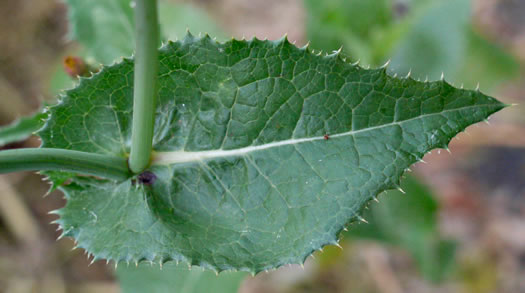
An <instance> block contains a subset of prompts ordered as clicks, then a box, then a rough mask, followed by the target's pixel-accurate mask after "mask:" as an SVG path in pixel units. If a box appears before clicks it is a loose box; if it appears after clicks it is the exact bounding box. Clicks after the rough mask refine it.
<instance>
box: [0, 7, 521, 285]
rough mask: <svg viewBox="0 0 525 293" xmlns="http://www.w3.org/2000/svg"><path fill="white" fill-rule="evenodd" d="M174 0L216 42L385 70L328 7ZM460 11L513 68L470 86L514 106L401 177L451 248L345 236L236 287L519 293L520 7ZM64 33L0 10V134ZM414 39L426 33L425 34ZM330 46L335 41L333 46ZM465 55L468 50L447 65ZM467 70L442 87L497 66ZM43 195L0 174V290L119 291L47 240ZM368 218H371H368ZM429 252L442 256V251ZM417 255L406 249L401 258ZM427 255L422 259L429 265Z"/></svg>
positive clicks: (20, 178) (26, 178)
mask: <svg viewBox="0 0 525 293" xmlns="http://www.w3.org/2000/svg"><path fill="white" fill-rule="evenodd" d="M352 1H353V2H357V1H354V0H352ZM352 1H351V2H352ZM184 2H185V5H192V7H195V9H200V10H202V11H204V13H206V14H207V15H209V17H210V19H211V20H212V21H213V22H214V23H216V24H217V30H219V31H221V32H223V36H227V37H229V36H234V37H236V38H242V37H246V38H251V37H252V36H253V35H256V36H257V37H259V38H261V39H264V38H266V37H267V38H268V39H277V38H280V37H282V36H283V35H284V34H285V33H287V34H288V38H289V39H290V40H291V41H295V42H296V44H297V45H300V46H302V45H304V44H305V43H306V42H307V41H308V40H311V41H312V43H311V46H312V48H313V49H315V50H316V51H317V50H318V49H317V48H319V49H324V50H337V49H338V48H339V46H340V44H342V43H345V42H346V43H350V45H348V47H347V45H346V44H345V47H344V49H345V53H347V54H348V55H349V56H350V58H351V59H352V60H357V59H359V58H360V56H361V55H363V56H364V55H365V53H366V54H369V55H370V56H368V57H366V56H365V57H363V58H364V60H363V59H362V63H363V64H364V65H368V64H371V65H372V66H378V65H380V64H382V63H384V61H386V60H384V59H385V56H386V57H388V58H386V59H389V58H390V57H391V56H387V55H389V53H383V52H381V50H383V49H384V46H382V44H385V43H384V42H386V41H385V40H384V39H381V38H380V37H379V40H380V41H381V42H380V45H379V46H375V45H370V44H373V43H374V42H375V41H374V40H376V39H377V38H376V39H373V38H372V37H370V36H373V33H374V32H372V31H371V29H370V27H374V26H375V25H376V23H370V24H368V27H365V28H363V33H362V34H361V32H358V31H357V30H356V36H354V37H355V38H353V39H352V38H350V37H348V40H346V39H344V38H345V37H346V35H345V29H348V28H345V25H351V20H350V21H348V19H343V20H340V19H338V17H339V15H337V13H335V12H334V13H332V12H330V11H329V12H330V13H332V14H330V13H327V14H323V13H325V12H326V11H328V10H326V11H324V12H323V11H321V12H319V11H316V9H317V7H321V8H322V6H323V5H325V4H326V3H336V4H337V2H341V1H332V0H329V1H326V2H325V1H321V0H307V1H304V2H303V1H300V0H257V1H256V0H195V1H184ZM376 2H377V1H376ZM415 2H417V1H408V0H407V1H401V0H388V1H383V2H382V3H386V5H388V9H389V15H390V16H388V17H387V18H388V19H389V20H388V21H386V24H384V26H389V27H391V26H392V23H394V24H396V25H397V24H398V23H402V22H403V21H404V19H403V17H404V15H409V14H410V11H411V10H412V9H416V8H414V7H416V5H415V4H414V3H415ZM326 5H329V4H326ZM334 5H335V4H334ZM334 7H336V6H334ZM470 7H471V10H470V11H471V12H470V14H469V19H470V23H471V29H472V31H474V32H475V35H476V36H479V37H480V38H482V39H483V40H485V41H486V42H487V44H489V45H488V46H489V47H490V46H495V47H497V48H498V51H497V53H493V51H489V53H488V55H487V56H489V57H491V58H492V57H493V56H494V55H497V54H505V56H509V57H505V58H506V59H505V58H504V60H507V61H508V60H510V61H508V62H510V65H509V68H512V70H513V72H514V73H513V74H512V75H511V76H505V74H502V76H504V77H502V78H492V79H491V81H492V82H491V83H490V89H488V88H484V86H485V84H484V83H483V82H482V83H481V89H482V90H484V91H487V92H488V93H490V94H492V95H494V96H495V97H497V98H498V99H500V100H501V101H503V102H506V103H509V104H512V103H516V104H519V105H518V106H514V107H511V108H509V109H506V110H503V111H502V112H500V113H497V114H496V115H494V117H493V118H492V119H491V120H490V125H488V124H484V123H482V124H479V125H477V126H473V127H470V128H469V129H468V133H462V134H460V135H459V137H458V138H457V139H454V140H453V142H452V143H451V145H450V150H451V153H448V152H446V151H441V152H438V151H434V152H432V153H431V154H428V155H427V156H425V158H424V160H425V161H426V162H428V164H424V163H419V164H417V165H416V166H415V167H414V168H413V169H414V170H413V171H414V172H413V174H414V176H412V177H417V178H418V181H419V182H420V183H417V184H424V185H426V186H427V187H425V188H428V191H425V192H427V193H430V194H431V195H430V196H429V198H432V199H431V205H433V203H432V201H433V202H435V204H436V211H435V216H436V219H437V222H436V223H437V224H436V228H435V229H436V231H437V232H435V233H438V234H439V238H442V239H447V241H448V240H450V241H452V242H453V243H454V245H453V247H454V248H453V249H452V248H451V247H452V246H449V245H444V246H438V247H440V248H437V249H433V248H431V247H426V246H425V244H423V245H422V246H421V247H423V248H421V247H416V248H413V249H412V248H410V247H408V246H410V245H411V244H412V242H411V241H405V242H403V241H401V240H396V241H379V240H377V239H376V240H374V237H356V236H351V235H350V236H347V235H344V236H345V237H344V240H343V241H342V242H341V245H342V247H343V249H340V248H337V247H335V246H332V247H327V248H326V249H325V250H324V253H316V254H315V259H314V258H312V257H311V258H309V259H308V261H307V263H306V264H305V267H304V268H301V267H300V266H290V267H284V268H280V269H278V270H276V271H274V272H269V273H261V274H259V275H257V276H256V277H248V278H247V279H246V280H245V281H244V282H243V284H242V286H241V288H240V291H241V292H245V293H265V292H283V293H284V292H289V293H292V292H293V293H299V292H334V293H338V292H341V293H343V292H378V293H398V292H417V293H425V292H436V293H437V292H440V293H441V292H443V293H445V292H469V293H470V292H472V293H476V292H479V293H484V292H487V293H488V292H503V293H506V292H508V293H516V292H525V108H523V104H524V103H525V101H524V99H525V96H524V95H525V75H524V74H523V73H524V71H523V69H524V66H523V65H524V64H525V1H523V0H473V1H472V3H471V5H470ZM327 9H328V8H327ZM335 11H336V12H337V11H338V10H337V9H335ZM367 11H368V10H366V11H360V12H358V13H360V14H367V13H368V12H367ZM316 13H318V14H316ZM369 13H370V14H372V12H369ZM314 14H315V15H314ZM312 15H314V16H312ZM445 16H446V17H448V16H447V15H446V14H445ZM312 19H314V20H312ZM339 20H340V22H341V23H342V24H341V25H340V26H341V28H332V27H330V25H331V23H332V21H333V22H337V21H339ZM359 21H361V20H359ZM414 21H417V19H416V20H414ZM362 22H363V23H365V24H366V22H365V21H362ZM327 23H328V24H329V25H327ZM347 23H348V24H347ZM324 25H326V26H324ZM184 29H185V28H184ZM316 29H319V30H321V31H323V30H325V33H323V34H320V33H319V32H316ZM337 29H340V30H341V32H338V35H336V36H335V37H332V36H329V35H330V34H331V33H333V32H334V31H336V30H337ZM400 30H403V28H400ZM67 32H68V19H67V7H66V5H65V4H63V3H61V2H59V1H53V0H2V1H0V125H4V124H7V123H9V122H11V121H13V120H14V119H16V118H17V117H20V116H22V115H27V114H29V113H31V112H33V111H36V110H37V109H38V108H39V107H40V105H41V104H42V103H53V101H54V100H55V95H56V93H57V87H60V85H63V83H61V82H60V78H59V77H57V75H60V72H62V71H63V69H62V62H63V58H64V57H65V56H67V55H69V54H74V52H76V50H78V47H79V45H78V44H76V43H75V42H72V41H70V40H69V39H68V37H67ZM423 33H424V34H429V35H432V32H430V31H429V32H423ZM454 33H455V32H454V31H453V32H451V33H450V34H452V35H453V34H454ZM358 34H361V35H358ZM341 36H344V37H341ZM323 38H324V39H323ZM330 38H331V39H330ZM339 38H341V39H339ZM355 39H359V40H360V41H361V43H360V42H358V41H355ZM349 40H350V41H349ZM476 40H477V39H476ZM437 41H438V42H442V43H443V42H444V44H441V45H442V46H445V47H447V48H448V47H449V46H450V47H454V46H455V44H454V43H453V42H452V41H453V40H452V41H450V40H446V41H443V40H439V39H438V40H437ZM449 41H450V42H449ZM332 43H339V45H335V46H336V47H334V45H332ZM355 44H358V45H355ZM363 44H365V45H363ZM484 44H485V43H484ZM325 45H326V46H327V47H330V46H331V47H330V49H326V48H323V46H325ZM385 46H386V45H385ZM371 47H374V48H376V49H378V48H379V49H378V51H377V53H373V54H372V53H370V52H372V50H371V49H370V48H371ZM362 48H364V49H362ZM417 48H418V47H416V49H417ZM432 48H434V47H432ZM380 49H381V50H380ZM419 50H428V48H425V47H421V48H419ZM72 52H73V53H72ZM361 52H364V53H361ZM374 52H375V51H374ZM494 52H496V51H494ZM502 52H503V53H502ZM472 54H476V53H472ZM401 55H402V54H401ZM401 55H399V56H401ZM470 55H471V53H470V51H468V50H467V52H466V54H464V55H461V56H459V57H458V58H460V59H461V58H462V59H466V58H467V57H469V58H470ZM411 56H412V58H417V55H411ZM400 58H401V57H400ZM398 59H399V58H398ZM398 59H396V57H395V56H394V57H393V61H392V66H393V67H395V66H398V68H400V69H399V71H403V66H404V63H399V62H401V61H399V62H397V61H396V60H398ZM401 60H402V58H401ZM507 61H506V62H507ZM380 62H381V63H380ZM396 62H397V63H396ZM477 65H478V63H477V62H475V63H471V64H466V66H465V68H463V69H461V68H460V69H457V70H456V71H455V73H451V75H452V76H454V74H455V77H452V79H453V80H458V81H462V80H463V79H465V80H466V81H465V82H466V87H467V85H468V81H469V78H468V77H469V76H470V75H474V77H475V78H477V76H478V75H480V74H481V75H483V74H484V73H483V72H489V74H492V72H498V70H500V71H506V70H507V69H506V68H503V69H501V68H499V67H498V66H499V65H501V64H500V63H499V62H498V61H495V62H494V63H488V65H487V66H485V67H483V66H481V67H477ZM414 67H415V68H417V66H414ZM423 68H426V67H423ZM394 70H396V69H395V68H394ZM416 71H417V70H416ZM441 71H446V68H443V69H439V72H441ZM57 72H58V73H57ZM400 73H401V72H400ZM503 73H505V72H503ZM62 74H63V72H62ZM413 74H415V75H416V77H421V78H422V79H424V77H425V76H424V75H425V74H427V75H431V76H430V79H436V78H437V77H435V76H434V75H433V72H429V73H425V72H424V71H420V72H413ZM418 74H420V75H421V76H417V75H418ZM445 76H446V77H447V76H448V75H447V74H446V75H445ZM483 78H484V76H482V77H481V78H478V79H483ZM456 85H459V84H456ZM474 86H475V85H474ZM468 87H471V86H470V85H468ZM38 145H39V141H38V139H36V138H30V139H28V140H26V141H23V142H18V143H14V144H10V145H8V146H6V147H5V148H18V147H37V146H38ZM411 180H412V179H411ZM48 188H49V186H48V184H47V183H46V182H43V181H42V177H41V176H39V175H37V174H32V173H15V174H10V175H1V176H0V292H56V293H60V292H75V293H76V292H119V290H120V289H119V285H118V284H117V282H116V280H115V277H114V271H113V266H107V265H106V264H105V262H100V261H98V262H95V263H93V264H91V265H89V264H90V261H89V260H88V257H87V256H86V255H85V254H84V251H82V250H80V249H73V248H74V243H73V241H72V240H71V239H67V238H64V239H60V240H58V241H57V240H56V239H57V237H58V236H59V235H60V232H58V231H55V229H56V227H57V226H56V225H53V224H50V222H51V221H53V220H54V219H56V217H55V216H53V215H49V214H48V213H49V212H50V211H52V210H55V209H57V208H60V207H62V206H63V205H64V200H63V198H62V195H61V193H60V192H58V191H55V192H52V193H51V194H50V195H48V196H46V197H45V198H44V197H43V195H44V194H46V191H47V190H48ZM416 189H417V188H416ZM388 196H390V195H389V193H388V194H387V195H383V196H381V197H380V200H381V201H382V204H384V203H383V198H385V199H386V198H387V197H388ZM373 205H379V204H373ZM407 205H408V204H407ZM376 212H378V213H379V211H376V210H373V211H372V213H376ZM367 219H368V218H367ZM394 219H395V218H394ZM419 219H420V218H418V217H415V218H412V219H408V220H407V219H405V221H406V222H410V221H413V222H418V221H419ZM400 221H401V220H400ZM429 221H432V219H430V220H429ZM409 224H410V223H409ZM409 224H407V225H408V226H410V225H409ZM372 225H375V226H374V227H376V228H377V227H378V226H380V224H372ZM355 226H356V227H358V228H357V229H358V230H359V229H366V225H365V224H355ZM410 229H414V228H410ZM351 230H352V229H351ZM350 232H352V231H350ZM399 233H401V232H399ZM433 233H434V232H433ZM367 238H368V240H366V239H367ZM383 240H384V239H383ZM407 243H408V244H407ZM440 245H441V244H440ZM407 247H408V248H407ZM441 247H443V249H445V250H446V252H447V253H445V254H442V252H443V251H444V250H442V249H441ZM427 248H428V249H427ZM411 249H412V250H411ZM417 249H419V252H414V250H417ZM450 251H455V253H452V252H450ZM448 252H450V253H448ZM425 254H435V255H432V256H427V255H425ZM418 255H419V258H418ZM443 255H448V256H450V255H453V257H452V264H451V265H443V266H442V267H443V271H440V272H439V275H438V276H437V277H435V276H436V275H435V274H434V272H429V273H425V271H424V269H422V268H424V267H425V266H427V267H430V270H432V269H434V268H436V267H437V266H441V265H442V264H441V263H440V261H443V260H445V259H448V258H447V257H448V256H443ZM426 259H431V260H432V261H430V263H428V261H426ZM425 276H429V277H425Z"/></svg>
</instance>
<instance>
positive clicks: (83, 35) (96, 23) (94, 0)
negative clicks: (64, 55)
mask: <svg viewBox="0 0 525 293" xmlns="http://www.w3.org/2000/svg"><path fill="white" fill-rule="evenodd" d="M66 3H67V4H68V6H69V20H70V23H71V28H70V38H71V39H74V40H77V41H79V42H80V43H81V44H82V45H83V46H84V48H85V50H86V54H87V56H89V57H93V58H95V60H97V61H99V62H101V63H104V64H109V63H112V62H113V61H114V60H116V59H117V58H120V57H122V56H130V55H131V53H132V52H133V46H134V45H135V43H134V39H135V34H134V23H135V22H134V20H133V8H132V7H131V5H130V3H132V1H130V0H91V1H85V0H66Z"/></svg>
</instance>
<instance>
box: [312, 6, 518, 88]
mask: <svg viewBox="0 0 525 293" xmlns="http://www.w3.org/2000/svg"><path fill="white" fill-rule="evenodd" d="M305 4H306V7H307V9H308V37H309V39H310V40H311V44H312V47H313V48H315V49H323V50H325V51H332V50H334V49H337V48H339V47H340V46H341V45H343V46H344V47H343V48H344V51H345V53H346V54H349V56H350V58H351V59H354V60H358V59H360V60H361V63H363V64H369V65H372V66H379V65H382V64H383V63H385V62H386V61H387V60H391V69H392V73H394V72H395V73H398V74H401V75H406V74H408V72H411V73H412V75H413V76H414V77H415V78H421V79H425V78H426V77H428V78H429V79H430V80H436V79H439V78H440V77H441V74H442V73H444V74H445V76H446V78H447V80H450V81H452V82H453V83H455V84H457V85H459V84H462V83H464V84H465V86H468V87H474V86H476V84H477V83H478V82H480V83H481V86H482V88H483V89H485V90H487V89H490V88H491V87H493V86H495V85H497V84H498V83H499V82H501V81H502V80H508V79H510V78H512V77H514V76H516V74H517V73H518V66H517V63H516V61H515V60H514V59H513V58H512V57H511V56H510V55H508V54H506V53H505V52H504V51H503V50H501V48H499V47H497V46H495V45H493V44H491V43H490V42H488V41H487V40H485V39H483V37H482V36H480V35H479V34H477V33H476V32H475V31H474V29H473V27H472V24H471V19H470V18H471V7H470V1H469V0H414V1H405V0H393V1H385V0H327V1H316V0H305Z"/></svg>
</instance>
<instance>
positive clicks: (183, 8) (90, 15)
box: [66, 0, 222, 64]
mask: <svg viewBox="0 0 525 293" xmlns="http://www.w3.org/2000/svg"><path fill="white" fill-rule="evenodd" d="M66 2H67V4H68V6H69V22H70V25H71V33H70V38H71V39H74V40H76V41H78V42H79V43H81V44H82V46H83V47H84V49H85V52H84V54H85V55H87V57H92V58H94V59H95V60H96V61H98V62H101V63H103V64H110V63H113V62H114V61H115V60H117V59H118V58H121V57H123V56H131V54H132V53H133V48H134V46H135V34H134V29H135V20H134V16H133V8H132V3H133V1H131V0H90V1H86V0H66ZM159 22H160V25H161V29H162V33H163V35H164V38H165V39H175V38H177V37H184V35H185V33H186V31H187V30H188V29H191V30H192V31H194V32H195V31H197V32H203V33H204V32H207V33H213V34H214V35H216V36H221V35H222V34H221V30H220V29H218V28H217V25H216V24H215V23H214V22H213V21H212V20H211V18H210V17H209V16H208V15H207V14H206V13H205V12H204V11H202V10H200V9H198V8H197V7H195V6H194V5H189V4H183V3H173V2H171V1H160V2H159Z"/></svg>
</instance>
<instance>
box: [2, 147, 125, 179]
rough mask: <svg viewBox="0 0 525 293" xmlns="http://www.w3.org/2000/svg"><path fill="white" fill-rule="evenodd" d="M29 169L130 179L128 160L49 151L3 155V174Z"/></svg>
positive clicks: (27, 151) (32, 150)
mask: <svg viewBox="0 0 525 293" xmlns="http://www.w3.org/2000/svg"><path fill="white" fill-rule="evenodd" d="M29 170H56V171H70V172H77V173H81V174H86V175H94V176H98V177H103V178H108V179H116V180H125V179H127V178H129V176H130V173H129V169H128V165H127V162H126V159H125V158H119V157H113V156H106V155H99V154H92V153H85V152H79V151H72V150H63V149H46V148H28V149H16V150H7V151H1V152H0V173H9V172H16V171H29Z"/></svg>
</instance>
